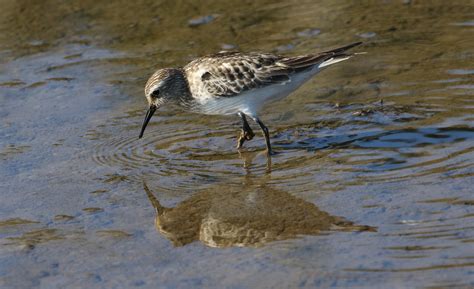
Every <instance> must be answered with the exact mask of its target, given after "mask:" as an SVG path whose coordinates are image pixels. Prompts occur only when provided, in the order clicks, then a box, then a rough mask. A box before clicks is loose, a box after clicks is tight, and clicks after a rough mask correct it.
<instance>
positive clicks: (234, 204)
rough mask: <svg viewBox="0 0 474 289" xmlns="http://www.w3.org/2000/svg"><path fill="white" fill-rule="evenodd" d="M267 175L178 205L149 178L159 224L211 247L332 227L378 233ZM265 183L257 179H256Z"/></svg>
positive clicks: (182, 241) (170, 234) (173, 237)
mask: <svg viewBox="0 0 474 289" xmlns="http://www.w3.org/2000/svg"><path fill="white" fill-rule="evenodd" d="M268 177H269V176H268V175H267V176H262V177H261V178H257V177H255V176H252V177H249V175H247V176H246V177H245V178H244V184H243V185H242V184H241V185H239V186H237V185H229V184H219V185H216V186H214V187H212V188H209V189H206V190H203V191H201V192H198V193H196V194H194V195H193V196H191V197H190V198H188V199H186V200H184V201H182V202H181V203H179V204H178V205H177V206H175V207H174V208H167V207H164V206H162V205H161V204H160V202H159V200H158V199H157V198H156V197H155V196H154V194H153V193H152V191H151V190H150V189H149V188H148V186H147V185H146V183H145V182H144V189H145V191H146V194H147V196H148V198H149V200H150V202H151V203H152V205H153V207H154V208H155V210H156V218H155V226H156V230H158V231H159V232H160V233H161V234H163V235H164V236H165V237H166V238H168V239H169V240H170V241H171V242H173V244H174V245H175V246H184V245H187V244H189V243H192V242H194V241H197V240H199V241H201V242H202V243H203V244H205V245H207V246H209V247H215V248H226V247H232V246H235V247H259V246H262V245H264V244H265V243H268V242H272V241H278V240H286V239H292V238H297V237H298V236H302V235H320V234H322V233H325V232H328V231H370V232H374V231H376V228H374V227H370V226H361V225H355V224H354V223H353V222H350V221H347V220H345V219H343V218H341V217H337V216H332V215H330V214H328V213H326V212H324V211H321V210H320V209H319V208H318V207H317V206H315V205H314V204H313V203H311V202H308V201H305V200H303V199H301V198H298V197H295V196H293V195H291V194H289V193H288V192H285V191H282V190H277V189H274V188H272V187H271V186H270V185H267V184H266V180H267V179H268ZM257 180H258V181H259V182H258V183H254V181H257Z"/></svg>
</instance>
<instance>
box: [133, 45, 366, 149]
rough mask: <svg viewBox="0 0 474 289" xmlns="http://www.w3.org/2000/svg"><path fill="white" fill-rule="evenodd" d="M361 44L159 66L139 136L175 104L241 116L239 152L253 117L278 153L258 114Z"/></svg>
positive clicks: (218, 55)
mask: <svg viewBox="0 0 474 289" xmlns="http://www.w3.org/2000/svg"><path fill="white" fill-rule="evenodd" d="M360 44H361V42H356V43H352V44H349V45H346V46H343V47H339V48H336V49H332V50H328V51H324V52H320V53H316V54H307V55H301V56H293V57H285V56H280V55H274V54H268V53H240V52H229V51H227V52H219V53H216V54H213V55H209V56H204V57H200V58H197V59H195V60H193V61H191V62H190V63H189V64H187V65H186V66H184V67H182V68H163V69H159V70H157V71H156V72H155V73H153V75H152V76H151V77H150V78H149V79H148V81H147V83H146V85H145V96H146V98H147V100H148V104H149V108H148V111H147V113H146V116H145V120H144V122H143V126H142V129H141V132H140V136H139V138H141V137H142V136H143V133H144V131H145V128H146V126H147V124H148V122H149V121H150V119H151V117H152V116H153V114H154V113H155V111H156V110H157V109H158V108H159V107H160V106H162V105H163V104H165V103H173V104H176V105H178V106H181V107H183V108H185V109H187V110H189V111H192V112H198V113H203V114H210V115H212V114H214V115H235V114H236V115H238V116H239V117H240V118H241V119H242V132H241V134H240V136H239V138H238V141H237V149H238V150H240V149H241V148H242V145H243V144H244V142H245V141H248V140H251V139H252V138H253V137H254V133H253V131H252V129H251V127H250V125H249V124H248V122H247V116H248V117H250V118H251V119H253V120H254V121H255V122H256V123H257V124H258V125H259V126H260V128H261V129H262V132H263V134H264V136H265V142H266V146H267V153H268V154H273V151H272V148H271V144H270V136H269V133H268V128H267V127H266V126H265V125H264V124H263V122H262V121H261V120H260V118H259V115H258V113H259V111H260V110H261V109H262V108H263V106H264V105H265V103H267V102H269V101H274V100H278V99H281V98H283V97H285V96H287V95H288V94H290V93H291V92H293V91H294V90H296V89H297V88H298V87H299V86H301V85H302V84H303V83H305V82H306V81H307V80H309V79H310V78H311V77H312V76H314V75H315V74H316V73H318V72H319V71H320V70H321V69H322V68H324V67H326V66H329V65H332V64H335V63H338V62H341V61H343V60H346V59H349V58H350V57H351V56H353V55H354V54H353V53H347V51H348V50H349V49H351V48H353V47H355V46H358V45H360Z"/></svg>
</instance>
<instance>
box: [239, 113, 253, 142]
mask: <svg viewBox="0 0 474 289" xmlns="http://www.w3.org/2000/svg"><path fill="white" fill-rule="evenodd" d="M238 114H239V116H240V118H241V119H242V132H241V133H240V137H239V139H238V140H237V149H240V148H241V147H242V145H243V144H244V142H245V141H246V140H251V139H253V137H254V136H255V134H254V133H253V131H252V128H250V125H249V123H248V122H247V118H246V117H245V114H243V113H241V112H239V113H238Z"/></svg>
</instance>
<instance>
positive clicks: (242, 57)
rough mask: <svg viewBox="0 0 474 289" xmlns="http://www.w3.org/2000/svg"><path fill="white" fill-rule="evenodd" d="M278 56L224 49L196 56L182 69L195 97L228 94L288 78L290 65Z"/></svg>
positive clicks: (235, 93) (283, 80)
mask: <svg viewBox="0 0 474 289" xmlns="http://www.w3.org/2000/svg"><path fill="white" fill-rule="evenodd" d="M281 59H283V58H282V57H281V56H276V55H271V54H259V53H254V54H242V53H238V52H224V53H218V54H214V55H210V56H205V57H202V58H199V59H196V60H194V61H192V62H191V63H189V64H188V65H186V66H185V67H184V70H185V72H186V74H187V76H188V82H189V87H190V90H191V92H192V93H193V96H194V97H195V98H206V97H231V96H235V95H238V94H240V93H242V92H244V91H247V90H250V89H253V88H257V87H262V86H266V85H269V84H274V83H285V82H287V81H289V75H290V74H291V73H292V72H293V69H292V68H291V67H289V66H287V65H284V64H282V63H280V62H279V60H281Z"/></svg>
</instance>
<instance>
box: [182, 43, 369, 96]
mask: <svg viewBox="0 0 474 289" xmlns="http://www.w3.org/2000/svg"><path fill="white" fill-rule="evenodd" d="M360 44H361V42H357V43H353V44H350V45H347V46H343V47H340V48H337V49H333V50H329V51H325V52H322V53H318V54H308V55H302V56H295V57H283V56H279V55H272V54H264V53H247V54H244V53H239V52H221V53H217V54H214V55H210V56H204V57H201V58H198V59H196V60H194V61H192V62H190V63H189V64H188V65H186V66H185V67H184V71H185V73H186V76H187V79H188V83H189V88H190V91H191V93H192V95H193V97H194V98H198V99H199V98H209V97H232V96H236V95H238V94H240V93H242V92H245V91H247V90H251V89H254V88H259V87H263V86H267V85H271V84H276V83H279V84H285V83H287V82H289V81H291V79H290V77H291V75H292V74H294V73H298V72H301V71H305V70H307V69H309V68H312V67H314V66H315V65H318V64H321V63H323V62H324V61H326V60H330V59H338V58H347V57H349V56H350V54H345V51H347V50H348V49H350V48H352V47H355V46H357V45H360Z"/></svg>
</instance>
